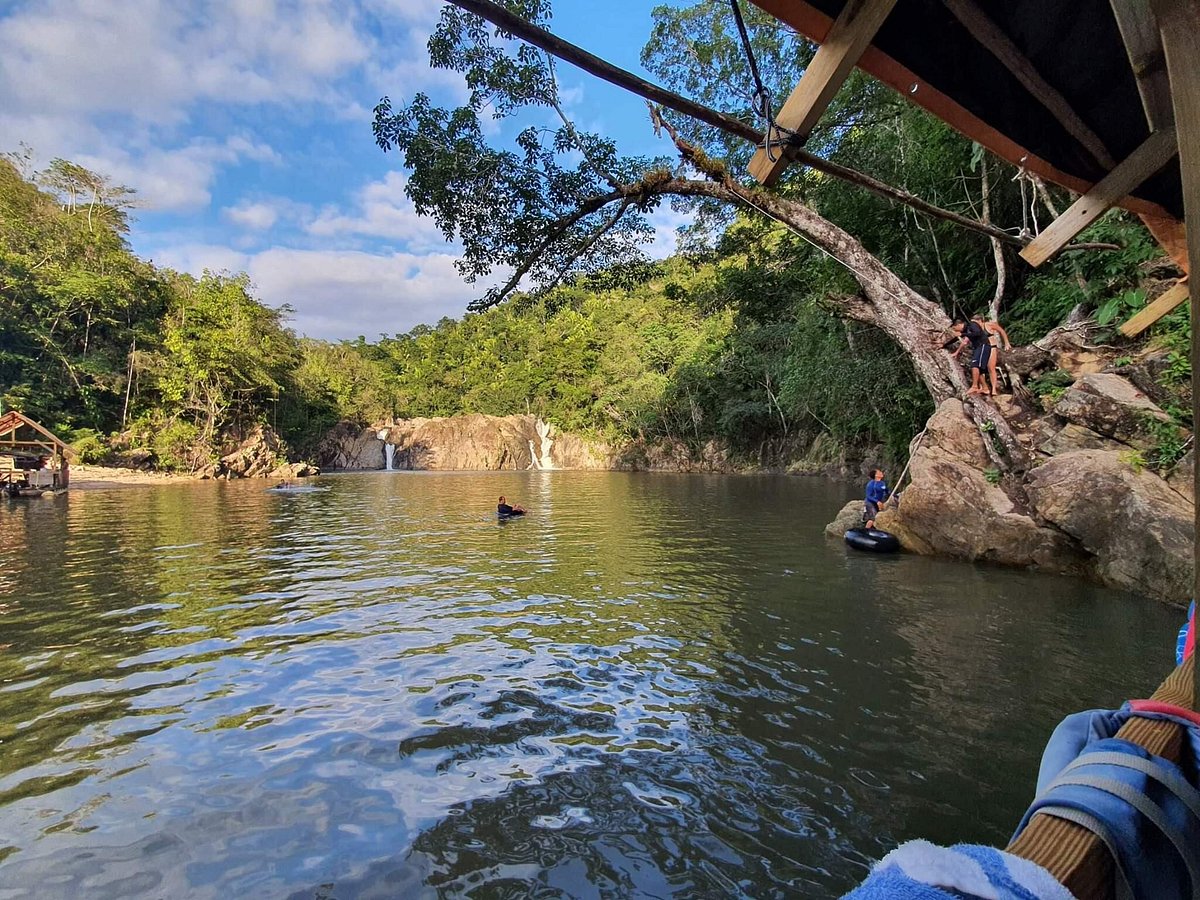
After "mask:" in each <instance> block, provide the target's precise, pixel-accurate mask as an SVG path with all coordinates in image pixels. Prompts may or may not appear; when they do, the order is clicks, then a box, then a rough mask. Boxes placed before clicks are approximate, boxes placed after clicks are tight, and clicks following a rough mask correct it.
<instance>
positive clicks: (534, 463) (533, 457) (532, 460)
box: [529, 441, 542, 469]
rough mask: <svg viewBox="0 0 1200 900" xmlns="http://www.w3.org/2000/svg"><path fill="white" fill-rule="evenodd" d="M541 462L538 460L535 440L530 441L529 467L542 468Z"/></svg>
mask: <svg viewBox="0 0 1200 900" xmlns="http://www.w3.org/2000/svg"><path fill="white" fill-rule="evenodd" d="M541 467H542V466H541V463H539V462H538V454H537V448H536V447H534V446H533V441H530V442H529V468H531V469H540V468H541Z"/></svg>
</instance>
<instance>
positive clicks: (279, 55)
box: [0, 0, 370, 120]
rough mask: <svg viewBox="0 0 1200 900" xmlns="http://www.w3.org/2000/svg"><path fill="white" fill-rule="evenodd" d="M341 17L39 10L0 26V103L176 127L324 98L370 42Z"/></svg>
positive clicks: (161, 8)
mask: <svg viewBox="0 0 1200 900" xmlns="http://www.w3.org/2000/svg"><path fill="white" fill-rule="evenodd" d="M356 18H357V16H356V15H355V13H354V11H353V10H352V9H350V8H347V7H345V6H343V5H337V6H336V7H335V6H334V5H333V4H329V5H326V4H324V3H320V2H315V0H290V2H281V3H269V2H268V3H261V2H235V3H232V4H231V3H227V2H218V0H210V2H204V3H187V4H184V3H172V2H169V0H123V2H121V3H99V2H94V0H50V2H48V3H42V4H36V5H34V4H30V5H29V6H26V7H24V8H22V9H19V10H18V11H17V12H15V13H13V14H11V15H9V16H8V17H6V18H4V19H3V20H0V47H2V48H3V50H4V52H3V53H2V54H0V94H3V95H5V96H7V97H9V98H10V103H11V104H12V105H13V107H14V108H16V109H18V110H25V111H28V112H36V111H38V110H50V111H54V112H58V113H63V114H66V113H76V114H84V115H92V114H96V113H104V112H116V113H125V114H129V115H132V116H134V117H137V118H141V119H148V120H161V119H162V118H164V117H171V118H182V117H184V116H186V109H187V106H188V105H189V104H190V103H192V102H194V101H197V100H206V99H207V100H217V101H221V102H228V103H238V104H245V103H258V102H280V101H284V100H288V99H296V98H313V97H319V96H322V95H326V94H328V92H329V88H328V82H329V80H330V79H331V78H334V77H336V76H337V75H339V74H341V73H343V72H344V71H346V70H348V69H349V68H351V67H353V66H355V65H358V64H359V63H361V62H363V61H364V60H365V59H366V58H367V57H368V55H369V53H370V42H369V41H368V40H367V39H366V38H365V37H363V36H362V35H361V34H360V33H359V32H358V31H357V29H356Z"/></svg>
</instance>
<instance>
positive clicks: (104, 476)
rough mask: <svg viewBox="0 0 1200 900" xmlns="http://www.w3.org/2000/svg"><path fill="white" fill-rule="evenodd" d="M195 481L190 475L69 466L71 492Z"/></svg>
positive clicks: (104, 467) (105, 467) (108, 467)
mask: <svg viewBox="0 0 1200 900" xmlns="http://www.w3.org/2000/svg"><path fill="white" fill-rule="evenodd" d="M196 480H197V479H196V478H195V477H194V476H192V475H174V474H168V473H166V472H147V471H144V470H142V469H121V468H117V467H115V466H88V465H74V466H71V490H73V491H99V490H107V489H109V488H131V487H147V486H150V485H156V484H172V483H177V482H181V481H196Z"/></svg>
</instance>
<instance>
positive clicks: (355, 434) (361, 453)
mask: <svg viewBox="0 0 1200 900" xmlns="http://www.w3.org/2000/svg"><path fill="white" fill-rule="evenodd" d="M317 462H318V463H319V464H320V466H321V468H323V469H382V468H383V465H384V454H383V441H381V440H380V439H379V434H378V429H375V428H363V427H362V426H361V425H355V424H354V423H353V422H338V423H337V424H336V425H334V426H333V428H331V429H330V430H329V431H328V432H327V433H326V434H325V437H323V438H322V439H321V442H320V444H318V445H317Z"/></svg>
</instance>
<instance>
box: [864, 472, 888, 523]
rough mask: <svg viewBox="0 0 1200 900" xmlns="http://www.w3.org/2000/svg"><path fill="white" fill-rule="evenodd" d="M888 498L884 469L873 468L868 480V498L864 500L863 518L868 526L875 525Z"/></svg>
mask: <svg viewBox="0 0 1200 900" xmlns="http://www.w3.org/2000/svg"><path fill="white" fill-rule="evenodd" d="M887 499H888V486H887V482H886V481H884V480H883V469H872V470H871V480H870V481H868V482H867V498H866V500H865V501H864V502H863V518H864V519H866V521H867V527H868V528H874V527H875V517H876V516H878V515H879V510H881V509H882V508H883V506H884V504H886V503H887Z"/></svg>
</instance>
